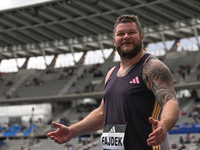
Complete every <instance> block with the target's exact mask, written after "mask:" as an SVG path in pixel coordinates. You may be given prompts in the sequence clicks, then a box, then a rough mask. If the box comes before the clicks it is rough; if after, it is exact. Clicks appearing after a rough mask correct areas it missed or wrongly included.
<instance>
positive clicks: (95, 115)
mask: <svg viewBox="0 0 200 150" xmlns="http://www.w3.org/2000/svg"><path fill="white" fill-rule="evenodd" d="M113 69H114V67H113V68H112V69H110V70H109V72H108V73H107V76H106V79H105V83H106V82H107V80H108V78H109V77H110V74H111V73H112V71H113ZM103 125H104V100H103V99H102V102H101V105H100V107H99V108H97V109H95V110H94V111H93V112H91V113H90V114H89V115H88V116H87V117H86V118H84V119H83V120H82V121H80V122H78V123H76V124H74V125H72V126H71V127H69V128H70V130H71V131H72V133H73V136H74V137H75V136H79V135H84V134H88V133H91V132H94V131H96V130H98V129H100V128H102V127H103Z"/></svg>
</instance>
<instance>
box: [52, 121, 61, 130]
mask: <svg viewBox="0 0 200 150" xmlns="http://www.w3.org/2000/svg"><path fill="white" fill-rule="evenodd" d="M52 124H53V126H54V127H57V128H61V126H62V125H61V124H59V123H56V122H54V121H53V122H52Z"/></svg>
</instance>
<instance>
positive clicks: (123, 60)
mask: <svg viewBox="0 0 200 150" xmlns="http://www.w3.org/2000/svg"><path fill="white" fill-rule="evenodd" d="M144 54H145V51H144V50H141V51H140V52H139V53H138V54H137V55H136V56H135V57H134V58H132V59H127V58H122V57H121V58H120V60H121V63H120V68H121V69H123V70H125V69H127V68H129V67H131V66H133V65H134V64H136V63H138V61H139V60H140V59H141V58H142V57H143V55H144Z"/></svg>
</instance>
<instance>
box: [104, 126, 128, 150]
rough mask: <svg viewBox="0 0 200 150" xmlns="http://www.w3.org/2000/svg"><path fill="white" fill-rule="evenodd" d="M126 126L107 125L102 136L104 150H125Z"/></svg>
mask: <svg viewBox="0 0 200 150" xmlns="http://www.w3.org/2000/svg"><path fill="white" fill-rule="evenodd" d="M125 130H126V125H111V124H108V125H105V126H104V128H103V134H102V136H101V144H102V147H103V149H104V150H124V135H125Z"/></svg>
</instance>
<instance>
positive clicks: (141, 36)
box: [140, 33, 144, 42]
mask: <svg viewBox="0 0 200 150" xmlns="http://www.w3.org/2000/svg"><path fill="white" fill-rule="evenodd" d="M140 38H141V40H142V42H143V40H144V35H143V33H141V35H140Z"/></svg>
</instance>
